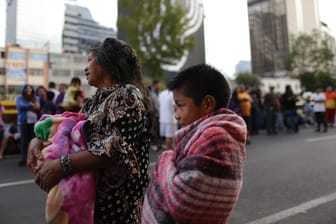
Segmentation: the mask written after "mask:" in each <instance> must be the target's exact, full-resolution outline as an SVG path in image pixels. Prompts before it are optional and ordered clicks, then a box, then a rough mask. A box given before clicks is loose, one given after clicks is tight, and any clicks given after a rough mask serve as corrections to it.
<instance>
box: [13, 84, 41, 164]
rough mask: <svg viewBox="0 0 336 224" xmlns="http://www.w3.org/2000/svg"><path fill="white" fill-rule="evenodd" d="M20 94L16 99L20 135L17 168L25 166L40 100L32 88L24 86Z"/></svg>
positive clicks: (27, 85)
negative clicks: (19, 158)
mask: <svg viewBox="0 0 336 224" xmlns="http://www.w3.org/2000/svg"><path fill="white" fill-rule="evenodd" d="M21 90H22V93H21V95H19V96H18V97H17V98H16V102H15V103H16V109H17V110H18V118H17V122H18V125H19V131H20V135H21V146H20V151H21V160H20V162H19V163H18V165H19V166H25V165H26V163H27V162H26V161H27V151H28V145H29V142H30V140H31V139H33V138H34V137H35V135H34V124H35V122H36V121H37V119H38V113H39V111H40V101H39V100H40V98H39V97H38V96H35V92H34V89H33V86H31V85H29V84H24V85H23V86H22V87H21Z"/></svg>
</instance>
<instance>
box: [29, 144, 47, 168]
mask: <svg viewBox="0 0 336 224" xmlns="http://www.w3.org/2000/svg"><path fill="white" fill-rule="evenodd" d="M43 147H44V144H43V141H42V140H40V139H38V138H33V139H32V140H31V141H30V143H29V146H28V154H27V165H28V167H29V168H30V170H31V171H32V173H33V174H34V175H36V172H37V171H38V170H37V169H38V167H37V161H38V160H43V158H42V157H43V156H42V153H41V151H42V149H43Z"/></svg>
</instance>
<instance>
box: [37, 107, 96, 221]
mask: <svg viewBox="0 0 336 224" xmlns="http://www.w3.org/2000/svg"><path fill="white" fill-rule="evenodd" d="M84 117H85V115H84V114H81V113H73V112H64V113H63V114H57V115H47V114H45V115H42V117H41V118H40V119H39V121H38V122H36V124H35V127H34V132H35V135H36V136H37V137H38V138H40V139H42V140H45V141H49V142H51V144H50V145H48V146H46V147H45V148H44V149H43V150H42V155H43V159H47V160H54V159H59V158H62V159H63V158H64V157H63V156H64V155H67V154H69V153H70V154H72V153H76V152H79V151H83V150H86V141H85V134H84V128H85V124H86V123H87V122H88V121H87V120H84ZM62 159H61V160H62ZM69 175H71V174H69ZM95 182H96V177H95V174H93V173H76V174H75V175H72V176H68V177H67V178H64V179H62V180H61V182H60V183H59V184H58V185H56V186H54V187H53V188H52V189H51V190H50V191H49V192H48V197H47V202H46V221H47V223H48V224H49V223H50V224H60V223H62V224H63V223H64V224H66V223H69V224H71V223H73V224H75V223H93V217H94V216H93V212H94V202H95V194H96V193H95V190H96V188H95V184H96V183H95Z"/></svg>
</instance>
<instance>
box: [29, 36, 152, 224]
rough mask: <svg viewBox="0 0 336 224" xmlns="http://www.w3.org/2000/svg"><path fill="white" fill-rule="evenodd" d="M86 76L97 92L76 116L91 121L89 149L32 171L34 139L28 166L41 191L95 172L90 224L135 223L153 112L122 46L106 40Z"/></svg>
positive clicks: (36, 150) (132, 57) (134, 61)
mask: <svg viewBox="0 0 336 224" xmlns="http://www.w3.org/2000/svg"><path fill="white" fill-rule="evenodd" d="M85 75H86V78H87V80H88V83H89V85H91V86H94V87H97V88H98V90H97V93H96V94H95V95H94V96H93V97H92V98H91V99H89V100H88V101H87V102H86V103H85V104H84V106H83V108H82V110H81V111H80V112H82V113H85V114H86V117H87V119H88V120H89V121H90V124H89V127H88V128H87V129H86V130H85V134H86V139H87V148H88V150H87V151H83V152H78V153H76V154H71V155H67V156H65V157H61V158H60V161H57V160H55V161H45V162H44V164H43V165H42V166H36V162H35V160H36V157H35V155H36V154H38V153H39V148H40V147H39V145H41V144H42V143H41V142H40V141H38V140H37V139H34V142H32V143H31V145H30V153H29V161H28V163H29V166H30V168H31V169H32V171H33V173H34V174H35V175H36V182H37V184H39V186H40V187H41V188H42V189H43V190H45V191H49V189H50V188H51V187H53V186H54V185H55V184H57V183H58V182H59V181H60V180H61V178H63V177H65V176H67V175H71V174H72V173H74V172H83V171H95V170H96V171H98V173H99V180H98V183H97V187H96V188H97V192H96V203H95V204H96V208H95V211H94V213H95V214H94V216H95V218H94V223H140V215H141V214H140V212H141V209H142V203H143V197H144V190H145V188H146V187H147V184H148V180H149V177H148V169H149V146H150V142H151V138H152V134H153V133H152V124H153V120H152V119H153V118H152V114H153V108H152V105H151V100H150V98H149V95H148V92H147V89H146V87H145V86H144V85H143V82H142V74H141V68H140V64H139V60H138V58H137V57H136V55H135V53H134V51H133V49H132V48H131V47H130V46H129V45H128V44H127V43H125V42H123V41H120V40H117V39H114V38H107V39H105V41H104V42H103V43H102V44H100V45H97V46H95V47H93V48H92V49H91V53H90V54H89V57H88V65H87V67H86V68H85Z"/></svg>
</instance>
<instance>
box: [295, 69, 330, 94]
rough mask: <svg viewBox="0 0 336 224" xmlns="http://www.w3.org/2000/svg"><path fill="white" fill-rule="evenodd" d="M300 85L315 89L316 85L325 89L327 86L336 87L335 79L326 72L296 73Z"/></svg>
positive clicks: (311, 89)
mask: <svg viewBox="0 0 336 224" xmlns="http://www.w3.org/2000/svg"><path fill="white" fill-rule="evenodd" d="M298 78H299V80H300V82H301V85H304V86H306V88H307V90H309V91H315V89H316V87H322V88H323V89H326V87H327V86H332V87H336V80H335V79H334V78H333V77H332V76H331V74H329V73H327V72H319V73H314V72H305V73H302V74H300V75H298Z"/></svg>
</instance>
